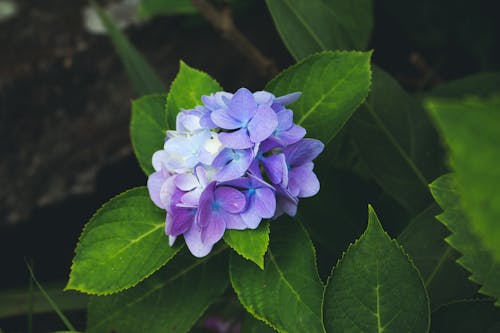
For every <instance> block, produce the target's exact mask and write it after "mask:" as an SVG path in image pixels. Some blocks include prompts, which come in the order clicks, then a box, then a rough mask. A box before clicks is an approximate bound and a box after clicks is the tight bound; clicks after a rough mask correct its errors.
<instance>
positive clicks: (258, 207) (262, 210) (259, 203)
mask: <svg viewBox="0 0 500 333" xmlns="http://www.w3.org/2000/svg"><path fill="white" fill-rule="evenodd" d="M253 210H255V211H256V212H257V214H258V215H259V216H260V217H263V218H271V217H273V215H274V213H275V211H276V194H275V192H274V191H272V190H271V189H269V188H267V187H262V188H258V189H256V190H255V195H254V200H253Z"/></svg>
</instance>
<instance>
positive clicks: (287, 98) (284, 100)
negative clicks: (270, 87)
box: [274, 91, 302, 105]
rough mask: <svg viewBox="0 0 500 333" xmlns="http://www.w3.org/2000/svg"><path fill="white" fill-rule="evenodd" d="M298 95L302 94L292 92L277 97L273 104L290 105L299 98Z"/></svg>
mask: <svg viewBox="0 0 500 333" xmlns="http://www.w3.org/2000/svg"><path fill="white" fill-rule="evenodd" d="M300 95H302V93H301V92H299V91H297V92H293V93H291V94H288V95H284V96H280V97H277V98H276V99H275V100H274V102H275V103H277V104H281V105H288V104H292V103H293V102H295V101H297V100H298V99H299V98H300Z"/></svg>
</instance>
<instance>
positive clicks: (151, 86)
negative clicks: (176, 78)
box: [92, 2, 165, 96]
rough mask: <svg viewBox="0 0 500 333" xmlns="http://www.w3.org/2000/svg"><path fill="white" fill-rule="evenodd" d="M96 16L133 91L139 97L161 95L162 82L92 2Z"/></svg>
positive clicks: (108, 18)
mask: <svg viewBox="0 0 500 333" xmlns="http://www.w3.org/2000/svg"><path fill="white" fill-rule="evenodd" d="M92 4H93V7H94V8H95V10H96V12H97V14H98V15H99V17H100V18H101V21H102V23H103V25H104V26H105V27H106V30H107V32H108V34H109V37H110V38H111V42H112V43H113V45H114V47H115V50H116V52H117V53H118V55H119V56H120V59H121V61H122V63H123V66H124V67H125V70H126V72H127V75H128V77H129V79H130V81H132V84H133V86H134V89H135V91H136V92H137V94H139V95H140V96H142V95H147V94H152V93H161V92H163V91H164V90H165V87H164V85H163V82H162V81H161V79H160V78H159V77H158V75H157V74H156V73H155V70H154V69H153V68H152V67H151V66H150V65H149V64H148V62H147V60H146V59H145V58H144V56H143V55H142V54H141V53H140V52H139V51H138V50H137V49H136V48H135V47H134V45H133V44H132V43H131V42H130V41H129V40H128V38H127V36H126V35H125V34H124V33H123V32H121V31H120V29H118V27H117V26H116V25H115V23H114V22H113V21H112V20H111V18H110V17H109V16H108V15H107V14H106V12H105V11H104V10H103V9H102V8H101V7H100V6H99V5H97V4H96V3H95V2H92Z"/></svg>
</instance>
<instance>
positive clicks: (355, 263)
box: [324, 206, 430, 332]
mask: <svg viewBox="0 0 500 333" xmlns="http://www.w3.org/2000/svg"><path fill="white" fill-rule="evenodd" d="M324 303H325V323H326V327H327V330H328V331H330V332H360V331H363V332H427V331H428V327H429V316H430V313H429V300H428V298H427V293H426V291H425V287H424V284H423V282H422V279H421V278H420V275H419V273H418V271H417V269H416V268H415V266H414V265H413V263H412V262H411V261H410V260H409V258H408V256H407V255H406V254H405V253H404V252H403V250H402V248H401V247H400V246H399V244H398V243H397V242H396V240H391V238H390V237H389V236H388V235H387V234H386V233H385V232H384V229H382V226H381V225H380V222H379V220H378V218H377V216H376V215H375V211H374V210H373V208H372V207H371V206H369V209H368V227H367V228H366V231H365V233H364V234H363V235H362V236H361V237H360V238H359V239H358V240H357V241H356V242H355V243H354V244H352V245H351V246H349V248H348V249H347V252H346V253H345V254H344V257H343V258H342V259H341V260H340V261H339V262H338V264H337V267H335V269H334V270H333V273H332V276H331V277H330V279H329V281H328V285H327V286H326V289H325V300H324Z"/></svg>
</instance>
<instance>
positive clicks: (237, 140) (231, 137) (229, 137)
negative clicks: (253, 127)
mask: <svg viewBox="0 0 500 333" xmlns="http://www.w3.org/2000/svg"><path fill="white" fill-rule="evenodd" d="M219 141H220V142H221V143H222V144H223V145H224V146H226V147H228V148H234V149H246V148H251V147H253V146H254V144H255V143H254V142H252V141H251V140H250V137H249V136H248V130H247V129H246V128H241V129H239V130H237V131H235V132H230V133H229V132H222V133H219Z"/></svg>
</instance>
